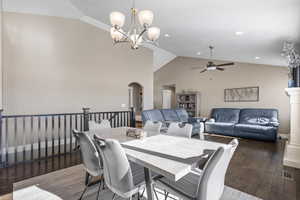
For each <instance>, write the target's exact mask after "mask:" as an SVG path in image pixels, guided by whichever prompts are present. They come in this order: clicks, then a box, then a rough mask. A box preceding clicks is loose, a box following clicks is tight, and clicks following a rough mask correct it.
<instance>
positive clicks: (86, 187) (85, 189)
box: [79, 185, 89, 200]
mask: <svg viewBox="0 0 300 200" xmlns="http://www.w3.org/2000/svg"><path fill="white" fill-rule="evenodd" d="M88 187H89V186H88V185H87V186H85V188H84V190H83V192H82V194H81V196H80V198H79V200H81V199H82V197H83V195H84V193H85V192H86V191H87V189H88Z"/></svg>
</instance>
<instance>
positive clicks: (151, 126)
mask: <svg viewBox="0 0 300 200" xmlns="http://www.w3.org/2000/svg"><path fill="white" fill-rule="evenodd" d="M161 127H162V123H161V122H153V121H149V120H148V121H147V122H146V124H145V125H144V127H143V130H144V131H149V132H156V133H160V129H161Z"/></svg>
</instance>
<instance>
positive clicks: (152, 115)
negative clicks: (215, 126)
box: [142, 109, 204, 135]
mask: <svg viewBox="0 0 300 200" xmlns="http://www.w3.org/2000/svg"><path fill="white" fill-rule="evenodd" d="M142 120H143V124H145V123H146V121H148V120H150V121H160V122H162V123H163V124H164V125H165V126H167V125H168V124H169V123H170V122H182V123H189V124H192V125H193V131H192V135H196V134H199V133H200V131H202V132H203V131H204V124H203V123H202V122H201V121H202V120H201V118H197V117H189V115H188V113H187V112H186V110H185V109H161V110H159V109H154V110H144V111H143V112H142Z"/></svg>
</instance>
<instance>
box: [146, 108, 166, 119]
mask: <svg viewBox="0 0 300 200" xmlns="http://www.w3.org/2000/svg"><path fill="white" fill-rule="evenodd" d="M142 118H143V121H144V122H146V121H147V120H150V121H161V122H163V121H165V119H164V117H163V115H162V113H161V112H160V110H144V111H143V112H142Z"/></svg>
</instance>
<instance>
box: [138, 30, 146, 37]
mask: <svg viewBox="0 0 300 200" xmlns="http://www.w3.org/2000/svg"><path fill="white" fill-rule="evenodd" d="M146 31H147V28H144V30H143V31H142V32H141V33H140V34H139V36H138V39H140V37H142V36H143V35H144V33H145V32H146Z"/></svg>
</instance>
